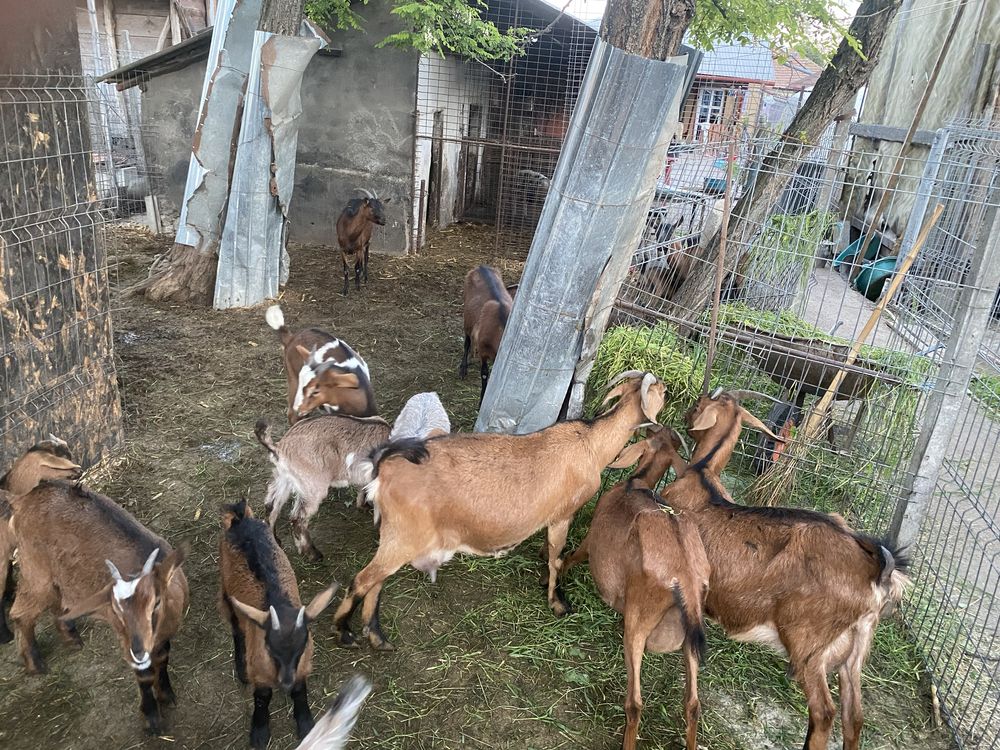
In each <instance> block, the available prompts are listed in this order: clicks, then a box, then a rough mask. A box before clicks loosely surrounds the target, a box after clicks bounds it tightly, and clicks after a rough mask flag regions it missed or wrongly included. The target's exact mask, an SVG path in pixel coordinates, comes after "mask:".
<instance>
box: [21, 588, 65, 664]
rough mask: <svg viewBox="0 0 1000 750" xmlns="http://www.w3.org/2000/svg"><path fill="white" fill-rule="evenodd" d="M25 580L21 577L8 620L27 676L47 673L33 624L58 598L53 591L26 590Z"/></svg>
mask: <svg viewBox="0 0 1000 750" xmlns="http://www.w3.org/2000/svg"><path fill="white" fill-rule="evenodd" d="M27 578H28V576H24V575H22V577H21V590H20V591H18V592H17V599H15V600H14V606H13V607H11V608H10V619H11V621H12V622H13V623H14V632H16V633H17V639H18V646H19V649H20V652H21V658H22V659H23V660H24V668H25V670H26V671H27V672H28V673H29V674H43V673H44V672H47V671H48V667H47V666H46V664H45V660H44V659H43V658H42V654H41V652H40V651H39V650H38V641H36V640H35V623H36V622H38V617H39V616H40V615H41V614H42V612H44V611H45V610H46V609H49V608H50V607H52V606H53V603H54V602H55V601H57V599H58V597H57V595H56V592H55V590H54V589H48V590H41V591H38V590H28V589H27V588H26V579H27Z"/></svg>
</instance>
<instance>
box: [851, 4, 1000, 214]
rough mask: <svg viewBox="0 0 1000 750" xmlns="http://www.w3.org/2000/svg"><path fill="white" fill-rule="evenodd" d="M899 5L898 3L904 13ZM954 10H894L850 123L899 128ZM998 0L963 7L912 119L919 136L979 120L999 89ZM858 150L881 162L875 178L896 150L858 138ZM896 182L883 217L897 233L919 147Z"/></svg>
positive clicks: (855, 173) (858, 175)
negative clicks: (980, 59)
mask: <svg viewBox="0 0 1000 750" xmlns="http://www.w3.org/2000/svg"><path fill="white" fill-rule="evenodd" d="M905 8H906V4H904V10H905ZM954 11H955V9H954V6H951V5H948V6H946V7H944V8H942V7H941V5H940V3H939V2H937V0H913V1H912V3H911V4H910V9H909V12H903V11H901V12H900V13H899V14H898V15H897V17H896V20H895V21H894V22H893V28H892V30H891V31H890V36H889V38H888V39H887V41H886V45H885V47H884V49H883V51H882V54H881V56H880V58H879V62H878V64H877V65H876V67H875V70H874V72H873V74H872V78H871V81H870V83H869V85H868V90H867V94H866V98H865V103H864V108H863V110H862V112H861V115H860V117H859V118H858V119H859V121H860V122H862V123H868V124H877V125H890V126H894V127H900V128H904V129H905V128H907V127H909V125H910V122H911V120H912V119H913V115H914V111H915V109H916V106H917V102H918V101H919V100H920V97H921V95H922V94H923V90H924V86H925V85H926V82H927V78H928V76H929V75H930V73H931V69H932V68H933V66H934V63H935V61H936V59H937V56H938V51H939V50H940V49H941V45H942V44H943V43H944V38H945V36H946V35H947V32H948V27H949V26H950V22H951V18H952V16H953V14H954ZM981 44H988V45H990V49H989V53H988V55H987V56H986V58H985V64H984V65H983V66H982V68H981V72H980V74H979V75H978V77H977V76H976V75H975V60H976V55H977V52H976V49H977V46H978V45H981ZM998 52H1000V0H981V2H979V3H976V4H973V5H970V6H969V8H968V9H967V10H966V13H965V15H964V16H963V18H962V21H961V23H960V24H959V27H958V31H957V34H956V36H955V40H954V41H953V42H952V46H951V49H950V50H949V53H948V58H947V59H946V60H945V63H944V67H943V68H942V70H941V73H940V76H939V78H938V80H937V83H936V84H935V87H934V92H933V94H932V96H931V97H930V100H929V101H928V102H927V108H926V109H925V110H924V114H923V117H922V119H921V121H920V128H921V129H922V130H936V129H937V128H940V127H942V126H944V125H945V124H946V123H947V121H948V120H949V119H951V118H954V117H979V116H982V115H983V114H984V112H985V111H986V109H987V108H988V107H989V105H990V103H991V99H992V97H994V96H996V89H997V87H998V86H1000V65H998V59H1000V55H998ZM860 142H861V144H863V146H862V148H863V149H865V150H871V151H873V152H876V154H877V158H879V159H880V161H882V162H883V164H882V166H879V167H876V169H877V172H878V173H880V174H886V173H887V171H888V170H887V168H886V167H885V164H886V163H888V162H889V161H891V160H892V159H893V158H894V157H895V155H896V154H897V153H898V152H899V144H898V143H889V142H885V141H882V142H876V141H870V140H867V139H861V141H860ZM911 155H912V157H913V158H911V159H910V160H909V161H908V162H907V164H906V166H905V168H904V170H903V179H901V180H900V185H899V190H900V192H901V193H905V194H906V195H900V196H898V197H897V200H895V201H894V204H893V206H892V207H891V208H890V210H889V211H888V212H887V219H888V220H889V223H890V225H891V226H892V227H893V228H894V229H895V230H896V231H897V232H900V233H901V231H902V229H903V227H904V226H905V224H906V220H907V217H908V215H909V213H910V211H911V210H912V206H913V195H912V194H913V193H914V192H915V191H916V189H917V185H918V183H919V179H920V174H921V173H922V171H923V166H924V161H925V159H926V156H927V148H926V147H921V146H916V147H914V150H913V151H912V152H911ZM870 166H871V165H870V164H861V163H855V164H852V165H851V167H850V169H851V172H852V175H851V178H852V179H860V180H862V182H863V180H864V178H865V177H866V175H867V170H868V169H869V168H870ZM852 208H853V209H854V211H855V213H856V214H858V215H860V214H862V213H863V205H862V196H861V194H860V193H858V194H856V196H855V205H853V206H852Z"/></svg>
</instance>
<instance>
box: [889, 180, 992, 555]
mask: <svg viewBox="0 0 1000 750" xmlns="http://www.w3.org/2000/svg"><path fill="white" fill-rule="evenodd" d="M996 191H997V188H994V189H993V191H991V192H993V193H994V196H995V193H996ZM989 204H990V205H989V208H987V210H986V214H985V217H984V221H983V225H982V228H981V230H980V233H979V237H978V240H977V242H976V248H975V251H974V253H973V257H972V263H971V266H970V268H969V273H968V276H967V279H968V281H969V283H968V286H966V287H965V288H963V290H962V294H961V296H960V298H959V302H958V308H957V309H958V313H957V315H956V316H955V325H954V327H953V328H952V331H951V335H950V336H949V337H948V346H947V349H946V351H945V354H944V360H943V362H942V364H941V367H940V369H939V370H938V373H937V378H936V380H935V383H934V391H933V392H932V393H931V396H930V398H929V399H928V402H927V410H926V412H925V413H924V418H923V423H922V426H921V431H920V437H919V439H918V440H917V445H916V448H915V449H914V451H913V456H912V458H911V460H910V467H909V471H908V472H907V476H906V479H905V481H904V485H903V491H902V493H901V494H900V498H899V500H898V501H897V503H896V510H895V512H894V513H893V518H892V524H891V526H890V529H889V538H890V539H891V540H892V541H893V542H894V543H895V544H896V545H898V546H901V547H912V546H913V545H914V543H915V542H916V541H917V537H918V536H919V534H920V524H921V521H922V520H923V518H924V515H925V514H926V512H927V507H928V504H929V502H930V499H931V496H932V495H933V494H934V488H935V486H936V485H937V480H938V475H939V473H940V471H941V466H942V464H943V462H944V456H945V453H946V452H947V450H948V446H949V444H950V441H951V438H952V435H953V433H954V431H955V426H956V424H957V423H958V421H959V419H958V416H959V411H960V409H961V407H962V402H963V401H964V400H965V399H966V398H967V396H966V391H967V389H968V387H969V380H970V378H971V377H972V372H973V368H974V367H975V365H976V358H977V356H978V354H979V348H980V345H981V343H982V341H983V338H984V337H985V335H986V329H987V326H988V325H989V320H990V312H991V310H992V307H993V300H994V297H995V295H996V291H997V288H998V287H1000V217H998V212H997V206H996V205H995V204H996V200H995V197H991V199H990V200H989Z"/></svg>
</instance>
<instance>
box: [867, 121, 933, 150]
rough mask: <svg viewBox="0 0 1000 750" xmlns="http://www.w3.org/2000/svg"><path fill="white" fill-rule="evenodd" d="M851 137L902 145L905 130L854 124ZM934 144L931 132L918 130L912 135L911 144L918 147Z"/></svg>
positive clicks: (889, 126)
mask: <svg viewBox="0 0 1000 750" xmlns="http://www.w3.org/2000/svg"><path fill="white" fill-rule="evenodd" d="M850 133H851V135H856V136H859V137H861V138H869V139H871V140H873V141H889V142H890V143H902V142H903V138H904V136H905V135H906V128H897V127H893V126H891V125H868V124H866V123H861V122H855V123H853V124H852V125H851V130H850ZM933 142H934V131H933V130H918V131H917V132H916V133H914V134H913V143H914V144H916V145H918V146H930V145H931V144H932V143H933Z"/></svg>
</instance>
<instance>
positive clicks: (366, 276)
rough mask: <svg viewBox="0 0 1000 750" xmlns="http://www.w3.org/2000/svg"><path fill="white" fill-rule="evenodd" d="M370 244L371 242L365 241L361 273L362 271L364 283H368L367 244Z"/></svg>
mask: <svg viewBox="0 0 1000 750" xmlns="http://www.w3.org/2000/svg"><path fill="white" fill-rule="evenodd" d="M370 244H371V243H369V242H366V243H365V265H364V270H363V273H364V277H365V283H366V284H367V283H368V246H369V245H370Z"/></svg>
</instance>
